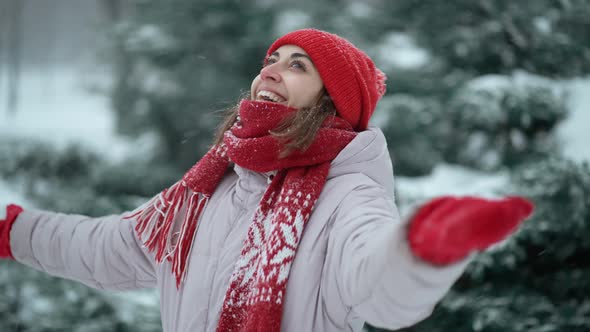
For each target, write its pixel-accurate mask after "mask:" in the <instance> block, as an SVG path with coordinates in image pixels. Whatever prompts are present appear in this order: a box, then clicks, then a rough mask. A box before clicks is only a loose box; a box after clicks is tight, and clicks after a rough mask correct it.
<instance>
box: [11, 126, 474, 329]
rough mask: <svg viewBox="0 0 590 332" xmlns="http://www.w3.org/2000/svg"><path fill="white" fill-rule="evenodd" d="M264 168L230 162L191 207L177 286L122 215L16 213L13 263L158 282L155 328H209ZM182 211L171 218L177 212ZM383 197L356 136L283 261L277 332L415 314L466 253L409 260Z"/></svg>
mask: <svg viewBox="0 0 590 332" xmlns="http://www.w3.org/2000/svg"><path fill="white" fill-rule="evenodd" d="M268 183H269V179H268V178H267V175H266V174H261V173H256V172H253V171H250V170H247V169H244V168H241V167H239V166H237V165H236V166H234V169H233V171H231V172H228V173H227V175H226V176H225V178H224V179H223V180H222V182H221V183H220V184H219V186H218V187H217V189H216V191H215V193H214V194H213V195H212V197H211V199H210V201H209V203H208V205H207V207H206V209H205V210H204V212H203V215H202V218H201V221H200V224H199V226H198V230H197V234H196V236H195V240H194V242H193V249H192V251H191V257H190V262H189V265H188V266H189V269H188V271H187V276H186V281H185V283H184V284H183V285H182V286H181V288H180V289H179V290H177V289H176V284H175V279H174V276H173V275H172V273H171V272H170V266H169V264H170V263H169V262H164V263H163V264H161V265H156V264H155V263H154V256H153V254H151V253H149V252H148V251H147V250H146V249H145V248H143V247H142V245H141V243H140V241H139V240H138V238H137V235H136V233H135V231H134V227H133V226H134V221H133V220H122V216H121V215H113V216H106V217H102V218H89V217H85V216H80V215H65V214H58V213H51V212H47V211H37V210H25V211H24V212H23V213H21V214H20V216H19V217H18V219H17V220H16V222H15V223H14V225H13V228H12V231H11V241H10V245H11V248H12V252H13V255H14V257H15V258H16V260H17V261H19V262H21V263H23V264H26V265H28V266H31V267H33V268H36V269H39V270H42V271H45V272H47V273H49V274H52V275H56V276H61V277H64V278H68V279H73V280H77V281H80V282H82V283H84V284H86V285H88V286H90V287H94V288H99V289H109V290H130V289H138V288H145V287H158V289H159V292H160V296H161V300H160V303H161V308H160V309H161V315H162V325H163V328H164V331H168V332H172V331H187V332H198V331H215V328H216V326H217V321H218V319H219V314H220V310H221V307H222V304H223V300H224V296H225V292H226V290H227V287H228V282H229V278H230V275H231V273H232V271H233V268H234V264H235V262H236V260H237V258H238V256H239V255H240V252H241V248H242V244H243V242H244V239H245V237H246V233H247V230H248V227H249V224H250V222H251V220H252V218H253V214H254V211H255V209H256V207H257V205H258V202H259V200H260V199H261V197H262V194H263V192H264V191H265V189H266V187H267V186H268ZM179 218H182V216H179ZM405 232H406V230H405V226H404V223H403V222H402V221H401V220H400V217H399V214H398V211H397V208H396V205H395V202H394V197H393V171H392V164H391V158H390V156H389V153H388V150H387V145H386V141H385V137H384V136H383V134H382V132H381V131H380V130H379V129H376V128H370V129H369V130H366V131H364V132H361V133H359V135H358V136H357V137H356V138H355V139H354V140H353V141H352V142H351V143H350V144H349V145H348V146H347V147H346V148H345V149H344V150H343V151H341V153H340V154H339V155H338V157H337V158H336V159H335V160H333V161H332V164H331V170H330V174H329V176H328V180H327V182H326V185H325V187H324V189H323V191H322V194H321V195H320V197H319V199H318V202H317V203H316V206H315V209H314V211H313V214H312V215H311V218H310V220H309V222H308V224H307V226H306V228H305V230H304V233H303V238H302V240H301V242H300V244H299V249H298V251H297V254H296V256H295V260H294V262H293V265H292V269H291V273H290V276H289V280H288V283H287V290H286V298H285V303H284V309H283V317H282V329H281V330H282V331H286V332H301V331H326V332H329V331H358V330H360V329H361V326H362V323H363V321H367V322H369V323H370V324H372V325H375V326H379V327H385V328H389V329H398V328H402V327H405V326H409V325H412V324H414V323H416V322H418V321H420V320H422V319H424V318H425V317H427V316H428V315H429V314H430V313H431V311H432V309H433V307H434V305H435V304H436V303H437V302H438V301H439V300H440V299H441V298H442V297H443V295H444V294H445V293H446V292H447V290H448V289H449V288H450V287H451V285H452V284H453V282H454V281H455V280H456V279H457V278H458V277H459V276H460V274H461V273H462V272H463V270H464V268H465V266H466V265H467V260H465V261H462V262H460V263H457V264H454V265H451V266H448V267H444V268H440V267H433V266H430V265H428V264H426V263H424V262H421V261H420V260H418V259H417V258H415V257H414V256H413V255H412V254H411V252H410V251H409V248H408V245H407V243H406V240H405Z"/></svg>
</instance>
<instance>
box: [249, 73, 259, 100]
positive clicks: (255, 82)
mask: <svg viewBox="0 0 590 332" xmlns="http://www.w3.org/2000/svg"><path fill="white" fill-rule="evenodd" d="M259 84H260V75H258V76H256V77H254V80H252V84H251V85H250V98H252V99H256V98H255V96H254V93H255V91H256V88H257V87H258V85H259Z"/></svg>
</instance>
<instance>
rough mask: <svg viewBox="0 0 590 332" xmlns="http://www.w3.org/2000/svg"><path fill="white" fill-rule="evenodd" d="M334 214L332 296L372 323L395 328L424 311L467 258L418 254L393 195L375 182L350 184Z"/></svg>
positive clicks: (456, 275) (417, 318) (414, 320)
mask: <svg viewBox="0 0 590 332" xmlns="http://www.w3.org/2000/svg"><path fill="white" fill-rule="evenodd" d="M333 217H334V218H335V219H334V224H333V228H332V231H331V234H330V239H329V244H328V258H327V262H326V264H327V266H326V270H325V271H326V272H327V276H325V278H330V279H332V284H334V285H333V287H329V288H330V289H333V292H335V293H337V295H336V294H331V295H330V296H331V297H333V296H338V297H340V299H341V301H342V302H343V303H344V305H345V306H347V307H349V308H350V310H352V311H354V313H355V315H356V316H358V317H360V318H361V319H363V320H365V321H367V322H368V323H370V324H372V325H374V326H378V327H383V328H388V329H399V328H402V327H406V326H411V325H414V324H415V323H417V322H419V321H420V320H422V319H424V318H426V317H428V316H429V315H430V314H431V312H432V310H433V308H434V306H435V305H436V303H438V302H439V301H440V300H441V299H442V297H443V296H444V295H445V294H446V293H447V292H448V290H449V289H450V288H451V286H452V285H453V283H454V282H455V281H456V280H457V279H458V278H459V276H460V275H461V274H462V273H463V271H464V269H465V267H466V266H467V264H468V261H469V260H468V259H464V260H461V261H459V262H457V263H455V264H452V265H448V266H445V267H436V266H433V265H431V264H429V263H427V262H424V261H423V260H421V259H419V258H417V257H416V256H415V255H414V254H413V253H412V252H411V250H410V248H409V246H408V242H407V240H406V237H407V236H406V235H407V227H406V224H405V223H404V222H402V221H401V219H400V217H399V213H398V211H397V207H396V205H395V203H394V201H393V197H391V196H390V195H389V194H387V192H386V191H385V190H384V189H383V188H381V187H379V186H365V187H358V188H356V189H355V190H353V191H352V192H351V193H349V194H348V195H347V197H346V198H345V199H344V200H343V201H342V203H341V204H340V206H339V208H338V209H337V211H336V213H335V215H334V216H333ZM325 281H326V279H325Z"/></svg>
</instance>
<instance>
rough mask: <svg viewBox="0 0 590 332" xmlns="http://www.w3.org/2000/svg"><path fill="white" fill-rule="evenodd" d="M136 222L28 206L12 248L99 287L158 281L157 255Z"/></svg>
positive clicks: (41, 266) (54, 271) (14, 230)
mask: <svg viewBox="0 0 590 332" xmlns="http://www.w3.org/2000/svg"><path fill="white" fill-rule="evenodd" d="M1 222H4V221H0V223H1ZM133 226H134V221H133V219H130V220H124V219H122V216H121V215H110V216H105V217H101V218H90V217H86V216H82V215H73V214H61V213H54V212H48V211H41V210H29V209H25V210H24V211H22V212H20V213H19V214H18V216H17V217H16V219H15V220H13V223H12V226H11V229H10V231H9V244H10V247H9V250H10V253H11V255H12V257H13V258H14V259H15V260H16V261H17V262H20V263H22V264H25V265H28V266H30V267H32V268H35V269H37V270H41V271H44V272H47V273H49V274H51V275H54V276H59V277H63V278H67V279H72V280H76V281H79V282H81V283H84V284H86V285H88V286H90V287H93V288H97V289H107V290H130V289H139V288H148V287H155V286H156V266H155V264H154V260H153V257H151V256H150V254H149V253H148V252H147V250H146V249H145V248H142V246H141V242H139V240H138V238H137V236H136V233H135V230H134V227H133ZM0 241H2V240H0ZM3 245H4V244H3Z"/></svg>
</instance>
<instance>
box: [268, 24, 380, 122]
mask: <svg viewBox="0 0 590 332" xmlns="http://www.w3.org/2000/svg"><path fill="white" fill-rule="evenodd" d="M283 45H296V46H299V47H301V48H302V49H303V50H305V52H306V53H307V54H308V55H309V57H310V58H311V59H312V61H313V64H314V65H315V67H316V68H317V70H318V72H319V74H320V77H321V78H322V81H323V83H324V86H325V87H326V90H327V91H328V94H329V95H330V97H331V98H332V101H333V102H334V105H335V106H336V110H337V112H338V114H339V115H340V116H342V117H343V118H344V119H346V120H347V121H348V122H349V123H350V124H351V125H352V126H353V127H354V129H355V130H357V131H362V130H365V129H367V126H368V124H369V118H370V117H371V115H372V114H373V112H374V111H375V106H376V105H377V102H378V101H379V99H381V97H382V96H383V95H384V94H385V80H386V79H387V78H386V76H385V74H384V73H383V72H382V71H381V70H379V69H377V68H376V67H375V64H374V63H373V61H372V60H371V58H369V56H368V55H366V54H365V53H364V52H363V51H361V50H360V49H358V48H357V47H356V46H354V45H353V44H352V43H351V42H349V41H348V40H346V39H344V38H342V37H339V36H337V35H335V34H332V33H329V32H325V31H321V30H316V29H302V30H296V31H293V32H289V33H287V34H286V35H284V36H282V37H280V38H279V39H277V40H276V41H275V42H274V43H273V44H272V45H271V46H270V48H269V49H268V51H267V56H270V55H271V54H272V53H273V52H274V51H276V50H277V49H278V48H279V47H281V46H283Z"/></svg>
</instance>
